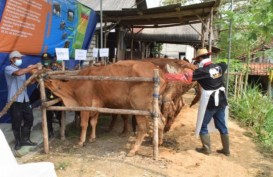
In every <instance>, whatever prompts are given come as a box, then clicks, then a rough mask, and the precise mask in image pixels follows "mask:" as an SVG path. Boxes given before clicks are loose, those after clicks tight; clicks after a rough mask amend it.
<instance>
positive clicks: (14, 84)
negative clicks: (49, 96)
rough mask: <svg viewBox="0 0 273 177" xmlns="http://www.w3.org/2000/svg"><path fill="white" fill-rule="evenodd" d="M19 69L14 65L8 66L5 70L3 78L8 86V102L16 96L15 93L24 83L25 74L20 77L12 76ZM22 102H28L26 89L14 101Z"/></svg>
mask: <svg viewBox="0 0 273 177" xmlns="http://www.w3.org/2000/svg"><path fill="white" fill-rule="evenodd" d="M19 69H20V68H18V67H16V66H14V65H9V66H6V68H5V77H6V81H7V86H8V101H10V100H11V98H12V97H13V96H14V95H15V94H16V92H17V91H18V90H19V89H20V88H21V87H22V86H23V84H24V83H25V81H26V75H25V74H24V75H21V76H14V75H12V73H14V72H15V71H18V70H19ZM24 101H25V102H29V98H28V94H27V89H25V90H24V91H23V92H22V93H21V94H20V95H19V96H18V97H17V99H16V102H20V103H23V102H24Z"/></svg>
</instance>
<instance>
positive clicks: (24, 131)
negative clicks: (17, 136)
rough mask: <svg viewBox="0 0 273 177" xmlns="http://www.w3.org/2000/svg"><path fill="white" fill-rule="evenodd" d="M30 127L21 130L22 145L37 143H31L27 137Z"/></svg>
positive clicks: (34, 144)
mask: <svg viewBox="0 0 273 177" xmlns="http://www.w3.org/2000/svg"><path fill="white" fill-rule="evenodd" d="M29 137H30V129H26V128H22V130H21V145H22V146H36V145H37V143H33V142H32V141H30V139H29Z"/></svg>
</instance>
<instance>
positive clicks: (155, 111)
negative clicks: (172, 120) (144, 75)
mask: <svg viewBox="0 0 273 177" xmlns="http://www.w3.org/2000/svg"><path fill="white" fill-rule="evenodd" d="M158 99H159V70H158V69H155V70H154V94H153V119H154V137H153V145H154V149H153V156H154V160H157V159H158V118H159V108H158Z"/></svg>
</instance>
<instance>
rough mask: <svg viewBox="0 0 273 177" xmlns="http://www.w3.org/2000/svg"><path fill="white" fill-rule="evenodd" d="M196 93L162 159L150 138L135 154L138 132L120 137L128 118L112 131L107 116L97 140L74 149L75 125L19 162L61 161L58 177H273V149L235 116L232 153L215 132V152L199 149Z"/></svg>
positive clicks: (166, 143)
mask: <svg viewBox="0 0 273 177" xmlns="http://www.w3.org/2000/svg"><path fill="white" fill-rule="evenodd" d="M192 98H193V95H192V94H187V95H185V96H184V99H185V101H186V106H185V108H183V110H182V111H181V112H180V114H179V116H178V118H177V120H176V122H175V124H174V125H173V127H172V129H171V130H170V131H169V132H168V133H166V134H165V135H164V144H163V146H161V147H160V148H159V160H158V161H155V160H153V158H152V154H153V148H152V144H151V143H150V141H149V139H148V138H147V139H146V141H145V142H144V143H143V144H142V146H141V149H140V151H139V152H138V154H137V155H136V156H134V157H127V156H126V153H127V152H128V151H129V148H130V146H131V145H132V144H133V143H134V138H135V137H134V135H133V133H130V134H129V135H128V136H125V137H124V136H119V134H120V132H121V127H122V121H121V119H119V120H118V121H119V123H118V124H117V125H116V126H115V129H114V130H113V131H112V132H111V133H108V132H106V130H107V127H108V125H109V121H110V119H107V118H101V119H100V120H99V126H98V128H97V139H96V141H95V142H94V143H87V144H86V146H84V147H83V148H80V149H75V148H73V145H75V144H76V143H77V141H78V139H79V131H78V130H75V128H74V129H71V128H67V129H69V132H67V138H66V140H63V141H62V140H60V139H59V138H54V139H52V140H51V141H50V154H48V155H46V154H44V153H43V152H42V148H41V149H39V150H38V151H36V152H33V153H30V154H28V155H25V156H23V157H22V158H20V159H18V161H20V162H22V163H25V162H35V161H50V162H53V163H54V164H55V169H56V172H57V175H58V177H129V176H130V177H161V176H162V177H163V176H168V177H180V176H181V177H182V176H183V177H199V176H200V177H201V176H202V177H236V176H237V177H250V176H253V177H254V176H255V177H269V176H272V177H273V161H272V159H273V158H272V157H273V154H264V153H263V154H262V153H261V151H260V150H259V149H258V148H257V146H256V145H255V144H254V143H253V142H252V140H251V138H249V137H247V136H245V135H246V134H247V131H246V130H245V129H243V128H241V127H239V126H238V124H237V123H236V122H234V121H233V120H230V122H229V130H230V149H231V156H230V157H226V156H224V155H221V154H217V153H216V149H219V148H221V143H220V137H219V135H218V134H217V133H214V134H211V142H212V151H213V152H212V154H211V155H210V156H206V155H203V154H200V153H197V152H196V151H195V148H196V147H199V146H201V143H200V140H199V138H196V137H195V136H194V129H195V122H196V115H197V109H198V105H195V106H193V107H192V108H189V106H188V105H189V103H190V101H191V99H192Z"/></svg>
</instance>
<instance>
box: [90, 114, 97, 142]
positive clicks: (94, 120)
mask: <svg viewBox="0 0 273 177" xmlns="http://www.w3.org/2000/svg"><path fill="white" fill-rule="evenodd" d="M98 118H99V113H98V112H95V113H92V115H91V118H90V125H91V127H92V130H91V134H90V137H89V142H91V143H93V142H94V141H95V139H96V127H97V123H98Z"/></svg>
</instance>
